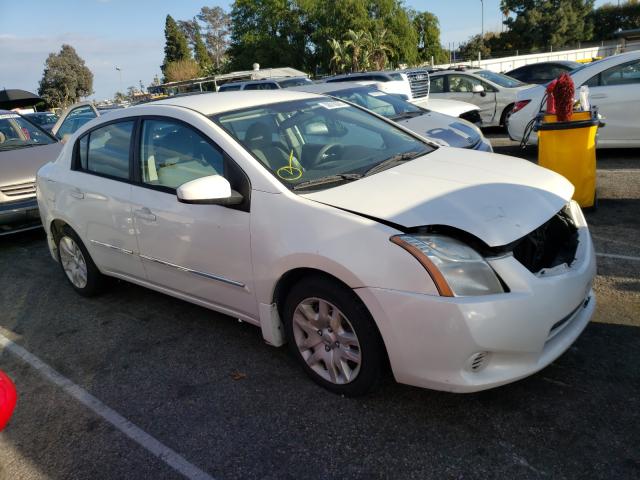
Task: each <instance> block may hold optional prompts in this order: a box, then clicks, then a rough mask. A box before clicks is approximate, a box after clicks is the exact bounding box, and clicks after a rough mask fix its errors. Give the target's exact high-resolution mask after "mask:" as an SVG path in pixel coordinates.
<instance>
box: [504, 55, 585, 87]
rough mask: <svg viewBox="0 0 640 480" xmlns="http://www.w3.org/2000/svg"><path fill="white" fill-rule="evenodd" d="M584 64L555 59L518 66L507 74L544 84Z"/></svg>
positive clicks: (527, 81) (521, 79) (518, 78)
mask: <svg viewBox="0 0 640 480" xmlns="http://www.w3.org/2000/svg"><path fill="white" fill-rule="evenodd" d="M581 66H582V64H580V63H578V62H572V61H570V60H554V61H552V62H540V63H532V64H530V65H524V66H523V67H519V68H516V69H514V70H511V71H509V72H506V73H505V75H508V76H509V77H513V78H515V79H517V80H520V81H521V82H523V83H534V84H537V85H542V84H544V83H549V82H550V81H551V80H553V79H555V78H558V77H559V76H560V75H561V74H563V73H569V72H571V71H573V70H575V69H576V68H578V67H581Z"/></svg>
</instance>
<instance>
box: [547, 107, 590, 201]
mask: <svg viewBox="0 0 640 480" xmlns="http://www.w3.org/2000/svg"><path fill="white" fill-rule="evenodd" d="M601 125H602V124H601V123H600V120H599V119H598V112H597V110H595V109H592V110H591V111H588V112H574V113H573V116H572V117H571V120H570V121H568V122H559V121H558V118H557V117H556V116H555V115H546V114H545V115H541V116H540V117H539V118H538V121H537V123H536V130H537V132H538V165H540V166H542V167H545V168H548V169H550V170H553V171H554V172H557V173H559V174H560V175H562V176H564V177H565V178H566V179H567V180H569V181H570V182H571V183H572V184H573V186H574V187H575V192H574V193H573V199H574V200H575V201H576V202H578V203H579V204H580V206H581V207H594V206H595V202H596V133H597V131H598V127H599V126H601Z"/></svg>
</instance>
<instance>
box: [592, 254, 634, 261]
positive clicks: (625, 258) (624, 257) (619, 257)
mask: <svg viewBox="0 0 640 480" xmlns="http://www.w3.org/2000/svg"><path fill="white" fill-rule="evenodd" d="M596 255H597V256H598V257H605V258H617V259H618V260H635V261H636V262H640V257H632V256H629V255H617V254H615V253H596Z"/></svg>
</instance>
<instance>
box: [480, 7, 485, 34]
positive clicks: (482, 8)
mask: <svg viewBox="0 0 640 480" xmlns="http://www.w3.org/2000/svg"><path fill="white" fill-rule="evenodd" d="M480 9H481V10H482V17H481V18H482V20H481V22H482V23H481V25H482V30H481V33H480V40H482V44H483V45H484V0H480Z"/></svg>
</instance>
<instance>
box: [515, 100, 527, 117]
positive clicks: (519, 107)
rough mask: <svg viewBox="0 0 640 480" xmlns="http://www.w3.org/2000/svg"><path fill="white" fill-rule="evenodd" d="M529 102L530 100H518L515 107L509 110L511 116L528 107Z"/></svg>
mask: <svg viewBox="0 0 640 480" xmlns="http://www.w3.org/2000/svg"><path fill="white" fill-rule="evenodd" d="M530 102H531V100H520V101H519V102H516V103H515V105H514V106H513V110H511V115H513V114H514V113H516V112H518V111H520V110H522V109H523V108H524V107H526V106H527V105H529V103H530Z"/></svg>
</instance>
